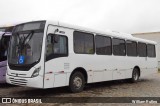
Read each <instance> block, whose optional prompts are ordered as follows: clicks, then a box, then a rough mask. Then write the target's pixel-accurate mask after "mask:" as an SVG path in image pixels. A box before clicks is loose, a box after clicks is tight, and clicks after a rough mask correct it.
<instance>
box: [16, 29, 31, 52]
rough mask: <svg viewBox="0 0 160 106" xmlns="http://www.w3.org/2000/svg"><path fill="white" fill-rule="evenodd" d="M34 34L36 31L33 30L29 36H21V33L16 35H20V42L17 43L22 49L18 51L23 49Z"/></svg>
mask: <svg viewBox="0 0 160 106" xmlns="http://www.w3.org/2000/svg"><path fill="white" fill-rule="evenodd" d="M33 34H34V31H31V32H30V33H29V34H28V35H27V37H23V38H20V36H19V33H16V35H17V36H18V39H19V43H18V45H17V46H18V48H19V50H20V51H18V52H19V53H20V52H21V51H22V50H23V48H24V47H25V45H26V44H27V43H28V42H29V41H30V39H31V38H32V36H33Z"/></svg>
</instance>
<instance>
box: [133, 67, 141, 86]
mask: <svg viewBox="0 0 160 106" xmlns="http://www.w3.org/2000/svg"><path fill="white" fill-rule="evenodd" d="M139 77H140V73H139V70H138V69H137V68H134V69H133V72H132V78H131V82H132V83H134V82H137V81H138V80H139Z"/></svg>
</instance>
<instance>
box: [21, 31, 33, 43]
mask: <svg viewBox="0 0 160 106" xmlns="http://www.w3.org/2000/svg"><path fill="white" fill-rule="evenodd" d="M33 34H34V31H31V32H30V33H29V34H28V35H27V37H26V38H24V40H23V45H26V44H27V43H28V42H29V41H30V40H31V38H32V36H33Z"/></svg>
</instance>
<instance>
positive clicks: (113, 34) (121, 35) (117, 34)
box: [46, 20, 157, 44]
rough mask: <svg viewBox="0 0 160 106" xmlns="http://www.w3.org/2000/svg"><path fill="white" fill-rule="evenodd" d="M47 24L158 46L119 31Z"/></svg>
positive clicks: (55, 23)
mask: <svg viewBox="0 0 160 106" xmlns="http://www.w3.org/2000/svg"><path fill="white" fill-rule="evenodd" d="M46 22H47V23H48V24H53V25H57V26H61V27H65V28H70V29H75V30H77V31H83V32H88V33H94V34H100V35H107V36H111V37H115V38H123V39H127V40H133V41H139V42H144V43H151V44H157V43H156V42H155V41H151V40H146V39H142V38H137V37H134V36H132V35H131V34H127V33H122V32H118V31H111V30H105V31H99V30H94V29H89V28H85V27H80V26H76V25H71V24H67V23H63V22H59V21H50V20H47V21H46Z"/></svg>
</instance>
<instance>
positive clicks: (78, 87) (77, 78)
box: [69, 72, 85, 93]
mask: <svg viewBox="0 0 160 106" xmlns="http://www.w3.org/2000/svg"><path fill="white" fill-rule="evenodd" d="M84 86H85V78H84V75H83V74H82V73H81V72H75V73H73V74H72V75H71V78H70V82H69V89H70V91H71V92H73V93H78V92H81V91H83V88H84Z"/></svg>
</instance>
